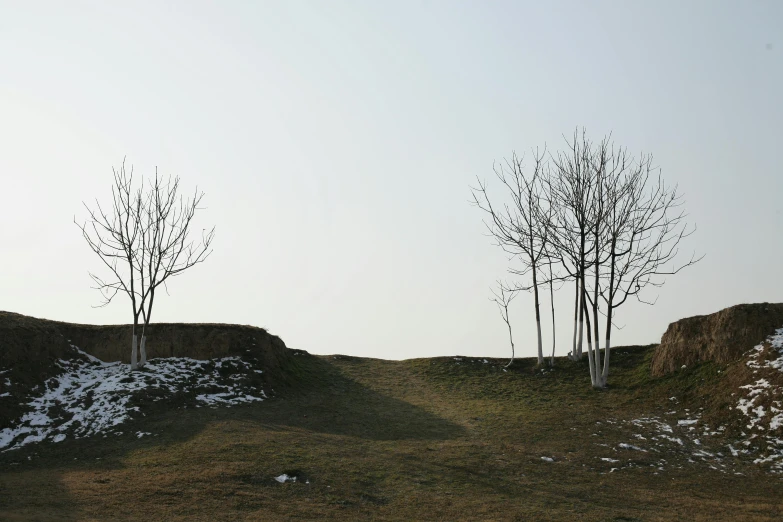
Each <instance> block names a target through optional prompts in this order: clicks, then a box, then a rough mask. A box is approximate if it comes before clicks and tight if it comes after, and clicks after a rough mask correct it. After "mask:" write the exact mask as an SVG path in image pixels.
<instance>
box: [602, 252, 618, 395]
mask: <svg viewBox="0 0 783 522" xmlns="http://www.w3.org/2000/svg"><path fill="white" fill-rule="evenodd" d="M615 248H616V243H615V241H614V239H613V240H612V258H611V266H610V268H609V302H608V305H607V308H608V310H607V311H606V353H604V371H603V379H604V386H606V382H607V381H608V380H609V351H610V350H611V344H612V311H613V310H614V307H613V306H612V302H613V301H614V266H615V262H616V255H615V254H616V253H615Z"/></svg>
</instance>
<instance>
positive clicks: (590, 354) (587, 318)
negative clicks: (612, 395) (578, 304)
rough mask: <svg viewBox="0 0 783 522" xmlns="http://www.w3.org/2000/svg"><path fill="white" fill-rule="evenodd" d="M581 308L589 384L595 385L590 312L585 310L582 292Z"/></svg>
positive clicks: (585, 302) (585, 305)
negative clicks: (583, 318)
mask: <svg viewBox="0 0 783 522" xmlns="http://www.w3.org/2000/svg"><path fill="white" fill-rule="evenodd" d="M582 294H583V295H582V310H583V312H584V317H585V322H586V323H587V363H588V365H589V366H590V384H592V385H593V386H595V360H594V359H593V339H592V337H591V333H590V313H589V312H588V310H587V300H586V299H585V296H584V291H583V292H582Z"/></svg>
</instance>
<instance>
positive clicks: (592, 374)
mask: <svg viewBox="0 0 783 522" xmlns="http://www.w3.org/2000/svg"><path fill="white" fill-rule="evenodd" d="M587 363H588V366H590V384H591V385H593V387H595V361H594V360H593V342H592V341H591V340H589V339H588V341H587Z"/></svg>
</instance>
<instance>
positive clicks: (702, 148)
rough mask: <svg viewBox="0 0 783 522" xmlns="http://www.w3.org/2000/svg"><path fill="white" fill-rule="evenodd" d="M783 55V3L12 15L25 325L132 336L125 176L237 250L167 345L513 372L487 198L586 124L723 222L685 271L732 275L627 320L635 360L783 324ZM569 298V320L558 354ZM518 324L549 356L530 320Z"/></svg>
mask: <svg viewBox="0 0 783 522" xmlns="http://www.w3.org/2000/svg"><path fill="white" fill-rule="evenodd" d="M782 36H783V2H779V1H775V0H770V1H766V2H760V1H736V2H724V1H701V2H697V1H666V2H664V1H648V2H641V1H614V2H606V1H601V2H599V1H591V2H582V1H573V2H549V1H547V2H544V1H538V2H525V1H515V2H499V1H478V0H476V1H470V2H458V1H442V2H440V1H424V0H422V1H417V2H412V1H404V2H403V1H383V2H382V1H355V2H346V1H336V0H335V1H330V0H321V1H312V2H303V1H293V0H285V1H282V0H281V1H276V2H227V1H225V2H209V3H207V2H194V1H187V2H141V1H134V2H122V3H121V2H114V1H112V2H103V1H101V2H75V1H74V2H49V3H44V2H33V1H30V2H21V1H13V2H6V1H2V2H0V176H2V178H1V179H2V184H1V185H0V223H2V225H1V226H0V309H3V310H8V311H13V312H18V313H23V314H27V315H32V316H36V317H44V318H49V319H56V320H62V321H70V322H80V323H93V324H114V323H125V322H128V321H129V320H130V319H131V314H130V305H129V303H128V301H127V299H125V300H121V299H120V298H117V301H116V302H115V303H114V304H112V305H111V306H109V307H107V308H103V309H95V308H92V306H93V305H96V304H98V303H99V302H100V296H99V294H98V293H97V292H96V291H94V290H91V289H90V286H91V280H90V278H89V276H88V274H87V272H88V270H92V271H100V269H101V265H100V261H99V259H98V258H97V257H96V256H95V255H94V254H93V253H92V252H91V251H90V250H89V249H88V247H87V245H86V244H85V242H84V240H83V238H82V237H81V234H80V232H79V230H78V228H77V227H76V225H75V224H74V223H73V218H74V216H76V217H77V218H78V219H80V220H81V219H84V217H85V212H84V210H83V208H82V206H81V202H82V201H83V200H94V199H95V198H98V199H100V200H101V201H107V197H108V196H109V195H110V187H111V183H112V174H111V172H112V171H111V169H112V166H115V167H116V166H119V165H120V163H121V162H122V158H123V156H127V162H128V164H133V165H134V167H135V172H136V173H137V174H144V175H151V174H154V169H155V166H157V167H158V169H159V172H161V173H162V174H171V175H178V176H180V177H181V178H182V185H183V188H185V189H187V190H188V191H191V190H193V188H194V187H195V186H196V185H198V187H199V188H200V189H203V190H204V191H205V192H206V196H205V199H204V203H205V205H206V206H207V207H208V208H207V209H206V210H205V211H203V212H201V213H200V214H199V215H197V223H196V226H197V227H198V229H199V230H200V228H201V227H209V226H211V225H215V226H216V227H217V235H216V240H215V244H214V254H213V255H212V257H210V259H209V260H208V261H207V262H206V263H204V264H202V265H199V266H197V267H195V268H193V269H192V270H190V271H189V272H187V273H185V275H183V276H182V277H178V278H176V279H174V280H173V282H172V284H171V285H170V286H169V290H170V293H171V296H165V295H164V296H163V297H162V298H160V299H159V300H158V301H157V302H156V306H155V311H154V317H153V320H154V321H158V322H224V323H242V324H251V325H256V326H263V327H267V328H268V329H269V330H270V331H271V332H272V333H275V334H277V335H279V336H281V337H282V338H283V340H284V341H285V342H286V343H287V344H288V345H289V346H291V347H295V348H301V349H305V350H308V351H310V352H312V353H321V354H325V353H344V354H351V355H358V356H372V357H381V358H389V359H403V358H410V357H425V356H436V355H453V354H464V355H475V356H487V357H489V356H491V357H505V356H507V355H508V352H509V348H508V344H507V337H506V335H507V333H506V330H505V325H504V324H503V323H502V321H501V319H500V317H499V315H498V312H497V309H496V308H495V306H494V305H493V304H492V303H491V302H490V301H489V300H488V297H489V295H490V292H489V287H490V285H491V284H492V283H493V281H494V280H495V279H497V278H498V277H503V276H504V272H505V269H506V266H507V262H506V258H505V256H504V255H503V254H502V253H501V252H500V251H499V249H498V248H496V247H493V246H492V244H491V241H490V239H489V238H487V237H485V235H484V233H485V232H484V228H483V224H482V215H481V213H480V211H479V210H478V209H476V208H475V207H472V206H471V205H470V204H469V203H468V201H469V199H470V190H469V186H470V185H473V184H474V182H475V178H476V176H479V177H481V178H485V179H487V180H491V179H492V176H493V173H492V163H493V161H495V160H502V159H503V158H504V157H508V156H509V155H510V154H511V152H512V150H517V151H520V152H524V151H526V150H529V149H530V148H531V147H536V146H542V145H544V144H545V143H546V144H548V145H549V147H550V148H553V149H555V150H556V149H557V148H559V147H561V146H562V145H563V140H562V134H564V133H565V134H570V133H572V132H573V130H574V128H575V127H576V126H585V127H586V128H587V131H588V133H589V135H590V136H591V137H593V138H594V139H596V140H599V139H600V138H601V137H603V135H604V134H606V133H608V132H610V131H611V132H612V133H613V137H614V140H615V143H616V144H618V145H622V146H626V147H628V149H629V150H630V151H631V152H633V153H639V152H648V153H652V154H653V155H654V157H655V163H656V164H657V165H658V166H660V167H661V169H662V174H663V176H664V178H665V179H666V180H667V181H669V182H671V183H678V184H679V187H680V190H681V191H682V192H683V194H684V196H685V199H686V208H687V210H688V212H689V213H690V219H691V221H692V222H695V223H696V224H697V226H698V230H697V232H696V233H695V234H694V236H692V237H691V238H690V239H689V240H688V242H687V244H686V245H684V247H685V250H686V251H688V252H690V251H692V250H696V251H697V253H700V254H701V253H703V254H706V257H705V259H704V260H703V261H702V262H701V263H700V264H699V265H698V266H696V267H694V268H691V269H689V270H686V271H684V272H682V273H681V274H679V275H678V276H675V277H673V278H670V279H669V281H668V282H667V284H666V285H665V286H664V287H663V288H662V289H660V290H655V289H653V292H651V293H649V294H647V297H648V298H650V299H653V298H655V296H656V295H658V296H659V297H658V303H657V305H656V306H655V307H652V308H651V307H648V306H643V305H639V304H635V303H629V304H627V305H625V306H624V307H623V308H621V309H619V311H618V312H617V321H618V323H619V324H621V325H622V324H624V325H625V328H624V329H623V330H622V331H619V332H616V333H615V335H614V336H613V340H614V343H613V344H616V345H617V344H643V343H644V344H646V343H651V342H658V341H659V340H660V337H661V334H663V332H664V330H665V329H666V327H667V325H668V324H669V323H670V322H672V321H675V320H677V319H680V318H682V317H686V316H691V315H696V314H706V313H711V312H715V311H717V310H719V309H721V308H724V307H727V306H731V305H734V304H738V303H744V302H761V301H771V302H780V301H783V277H781V267H782V266H783V263H782V262H781V260H783V246H782V245H783V215H782V214H781V206H782V205H781V202H782V201H783V171H781V147H783V39H782V38H781V37H782ZM99 273H100V272H99ZM571 299H572V290H571V289H570V288H569V287H565V288H564V289H563V290H562V291H561V292H560V293H559V294H557V295H556V296H555V301H556V305H557V306H558V307H559V308H558V310H559V312H560V317H559V320H560V328H559V329H558V337H559V339H560V340H561V342H560V344H559V346H558V354H559V355H562V354H564V353H565V352H567V351H568V349H569V346H568V344H569V341H570V338H571V320H570V315H571V313H572V306H573V304H572V301H571ZM543 304H544V307H545V308H546V307H548V302H547V301H545V302H544V303H543ZM544 317H548V316H547V315H545V316H544ZM511 319H512V325H513V326H514V329H515V335H516V340H517V348H518V352H521V354H522V355H525V356H532V355H534V353H535V329H534V321H533V316H532V297H531V296H528V295H525V296H524V297H521V298H519V299H517V300H516V301H515V302H514V303H513V309H512V318H511ZM781 326H783V325H781ZM549 328H550V325H549V322H548V319H546V320H545V322H544V332H545V341H544V343H545V344H544V346H545V347H547V346H549V343H550V342H551V341H550V339H551V337H550V336H551V334H550V333H549V332H548V329H549ZM150 342H154V341H153V340H151V341H150Z"/></svg>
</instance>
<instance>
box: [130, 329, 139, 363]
mask: <svg viewBox="0 0 783 522" xmlns="http://www.w3.org/2000/svg"><path fill="white" fill-rule="evenodd" d="M136 340H137V338H136V328H134V329H133V341H132V343H133V344H131V370H136V369H138V367H139V363H138V360H139V359H138V358H139V353H138V348H137V346H136Z"/></svg>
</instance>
